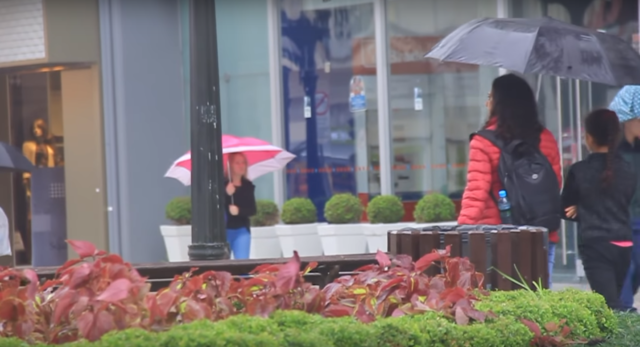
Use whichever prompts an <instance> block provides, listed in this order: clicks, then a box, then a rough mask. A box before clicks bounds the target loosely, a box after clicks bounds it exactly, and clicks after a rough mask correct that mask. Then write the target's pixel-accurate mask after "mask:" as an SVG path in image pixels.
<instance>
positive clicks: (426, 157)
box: [386, 0, 498, 202]
mask: <svg viewBox="0 0 640 347" xmlns="http://www.w3.org/2000/svg"><path fill="white" fill-rule="evenodd" d="M496 4H497V3H496V1H494V0H482V1H474V2H469V1H464V0H456V1H451V0H442V1H438V0H432V1H420V0H398V1H389V2H388V3H387V23H386V25H387V31H388V42H387V50H388V54H389V65H390V68H389V70H390V76H389V88H388V89H389V90H388V92H389V100H390V111H389V117H390V120H391V140H392V141H391V143H392V148H393V149H392V158H391V164H392V165H391V170H392V173H391V180H392V187H393V188H394V191H395V194H396V195H399V196H400V197H402V199H403V201H407V202H410V201H417V200H419V199H420V198H421V197H422V196H423V195H424V194H425V193H430V192H439V193H443V194H446V195H449V196H450V197H451V198H453V199H460V198H461V197H462V192H463V190H464V187H465V184H466V166H467V154H468V147H469V146H468V143H469V134H471V133H472V132H474V131H476V130H477V129H478V128H479V127H480V126H481V125H482V124H484V122H485V121H486V110H485V106H484V104H485V100H486V97H487V93H488V92H489V90H490V88H491V82H492V80H493V79H494V78H495V77H497V76H498V69H497V68H491V67H478V66H476V65H467V64H453V63H438V62H435V61H427V60H426V59H424V57H423V55H424V54H425V52H428V51H429V50H430V49H431V47H433V45H435V44H436V43H437V42H438V41H440V39H442V38H443V37H444V36H446V35H447V34H449V33H450V32H451V31H453V30H454V29H456V28H457V27H458V26H460V25H462V24H464V23H466V22H468V21H470V20H473V19H475V18H480V17H493V16H495V15H496V13H497V8H496Z"/></svg>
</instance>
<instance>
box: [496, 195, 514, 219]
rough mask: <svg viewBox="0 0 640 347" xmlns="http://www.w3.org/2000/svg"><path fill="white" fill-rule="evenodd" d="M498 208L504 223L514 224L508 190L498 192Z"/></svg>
mask: <svg viewBox="0 0 640 347" xmlns="http://www.w3.org/2000/svg"><path fill="white" fill-rule="evenodd" d="M498 210H499V211H500V219H501V220H502V224H513V220H512V219H511V202H509V198H508V197H507V191H506V190H504V189H503V190H501V191H499V192H498Z"/></svg>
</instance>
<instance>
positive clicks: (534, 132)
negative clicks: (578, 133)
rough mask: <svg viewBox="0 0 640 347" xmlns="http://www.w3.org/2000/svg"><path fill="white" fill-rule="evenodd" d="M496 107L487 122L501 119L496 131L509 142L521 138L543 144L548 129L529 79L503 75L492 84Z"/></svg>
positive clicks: (493, 100)
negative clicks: (544, 132) (539, 116)
mask: <svg viewBox="0 0 640 347" xmlns="http://www.w3.org/2000/svg"><path fill="white" fill-rule="evenodd" d="M491 99H492V107H491V110H490V111H489V120H488V121H487V124H486V125H485V126H487V125H489V124H490V123H492V122H493V121H494V120H497V125H496V133H497V135H498V137H500V138H501V139H502V140H503V141H505V142H510V141H512V140H521V141H525V142H527V143H530V144H532V145H535V146H538V145H539V144H540V134H541V133H542V131H543V130H544V127H543V126H542V124H540V120H539V119H538V105H537V102H536V98H535V96H534V95H533V90H531V87H530V86H529V83H527V81H525V80H524V79H523V78H521V77H518V76H516V75H514V74H506V75H502V76H500V77H498V78H496V79H494V80H493V84H492V85H491Z"/></svg>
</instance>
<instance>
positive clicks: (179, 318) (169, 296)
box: [0, 241, 491, 344]
mask: <svg viewBox="0 0 640 347" xmlns="http://www.w3.org/2000/svg"><path fill="white" fill-rule="evenodd" d="M69 244H70V245H71V247H72V248H73V249H74V250H75V251H76V252H77V253H78V255H79V256H80V257H79V258H78V259H73V260H69V261H68V262H67V263H65V264H64V265H63V266H62V267H60V269H59V270H58V271H57V277H56V279H55V280H52V281H48V282H47V283H45V284H43V285H39V284H38V278H37V275H36V273H35V272H34V271H33V270H17V269H9V268H3V269H1V271H0V324H1V325H2V329H1V331H0V336H3V337H18V338H20V339H23V340H25V341H27V342H30V343H34V342H45V343H55V344H58V343H64V342H70V341H75V340H78V339H80V338H85V339H87V340H90V341H95V340H97V339H99V338H100V337H101V336H102V335H104V334H105V333H107V332H109V331H112V330H122V329H127V328H132V327H138V328H142V329H146V330H150V331H162V330H167V329H168V328H170V327H172V326H174V325H176V324H182V323H189V322H192V321H195V320H200V319H209V320H212V321H216V320H221V319H225V318H227V317H229V316H232V315H237V314H248V315H253V316H260V317H268V316H269V315H270V314H271V313H272V312H273V311H275V310H301V311H306V312H309V313H317V314H320V315H322V316H324V317H342V316H354V317H356V318H357V319H359V320H360V321H362V322H365V323H368V322H372V321H375V320H376V319H378V318H383V317H391V316H401V315H407V314H417V313H422V312H425V311H437V312H441V313H442V314H443V315H445V316H447V317H450V318H451V319H452V320H455V321H456V322H457V323H458V324H468V323H469V321H470V320H476V321H484V320H485V318H486V317H487V315H491V313H485V312H481V311H478V310H476V309H475V308H474V306H473V303H474V302H475V301H476V300H478V298H477V297H476V296H475V295H474V294H473V293H475V292H476V291H477V290H478V289H480V290H482V284H483V279H484V277H483V275H482V274H480V273H478V272H476V271H475V269H474V266H473V265H472V264H471V263H470V262H469V260H468V259H466V258H451V257H450V256H449V249H448V248H447V249H446V250H444V251H436V250H434V251H433V253H431V254H427V255H425V256H424V257H422V258H421V259H419V260H418V261H416V262H415V263H414V262H413V261H412V259H411V258H410V257H409V256H403V255H400V256H397V257H395V258H394V259H393V260H390V259H389V257H387V255H386V254H385V253H383V252H378V254H377V257H376V259H377V262H378V264H375V265H368V266H365V267H363V268H360V269H358V270H357V271H356V274H355V275H353V276H343V277H340V278H338V279H336V280H335V281H334V283H331V284H329V285H327V286H326V287H325V288H324V289H320V288H318V287H317V286H313V285H311V284H310V283H307V282H305V281H304V275H305V274H306V273H308V272H309V271H310V270H312V269H313V268H314V267H315V266H317V264H309V265H308V266H307V267H306V268H305V269H303V270H302V271H300V267H301V264H300V258H299V257H298V254H297V253H296V254H295V255H294V257H293V258H291V259H290V260H289V261H288V262H287V263H285V264H266V265H262V266H259V267H257V268H256V269H254V270H253V271H252V272H251V275H252V277H250V278H248V279H239V278H233V277H232V275H231V274H230V273H228V272H222V271H220V272H214V271H208V272H205V273H202V274H197V275H196V274H195V271H196V270H197V269H192V270H191V271H190V272H188V273H185V274H182V275H179V276H176V277H175V278H174V279H173V281H172V282H171V284H170V285H169V286H168V287H167V288H164V289H162V290H160V291H158V292H155V293H151V292H149V288H150V284H148V283H147V282H146V278H144V277H141V276H140V274H139V273H138V272H137V271H136V270H135V269H134V268H133V267H132V266H131V264H130V263H128V262H125V261H123V260H122V258H121V257H120V256H118V255H117V254H107V253H106V252H104V251H100V250H97V249H96V248H95V246H94V245H92V244H90V243H88V242H85V241H69ZM434 263H439V264H441V265H440V266H442V267H443V268H444V269H445V270H446V271H443V274H441V275H437V276H435V277H429V276H427V275H426V274H425V273H424V271H425V270H426V269H427V268H429V267H430V266H433V264H434Z"/></svg>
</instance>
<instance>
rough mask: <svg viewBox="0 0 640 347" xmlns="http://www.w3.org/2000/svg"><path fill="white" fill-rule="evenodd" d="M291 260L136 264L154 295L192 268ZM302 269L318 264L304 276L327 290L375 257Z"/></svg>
mask: <svg viewBox="0 0 640 347" xmlns="http://www.w3.org/2000/svg"><path fill="white" fill-rule="evenodd" d="M288 260H289V259H288V258H275V259H246V260H215V261H187V262H174V263H169V262H162V263H144V264H134V265H133V267H134V268H136V270H138V272H139V273H140V275H141V276H144V277H147V281H148V282H150V283H151V289H152V291H156V290H158V289H160V288H163V287H166V286H168V285H169V283H170V282H171V280H173V278H174V276H175V275H181V274H183V273H185V272H188V271H189V270H190V269H191V268H194V267H195V268H198V271H196V273H202V272H205V271H226V272H229V273H231V274H232V275H234V276H244V275H247V274H248V273H249V272H251V270H253V269H255V268H256V267H257V266H259V265H262V264H280V263H285V262H287V261H288ZM300 260H301V262H302V267H304V266H306V265H307V264H309V263H310V262H314V261H315V262H317V263H318V267H316V268H315V269H314V270H313V271H311V272H310V273H309V274H307V275H306V276H305V279H306V280H307V281H308V282H311V283H313V284H317V285H319V286H321V287H324V286H325V285H326V284H327V283H331V282H332V281H333V280H334V279H335V278H337V277H338V276H341V275H346V274H350V273H353V271H354V270H356V269H357V268H359V267H362V266H364V265H369V264H374V263H375V262H376V260H375V254H353V255H332V256H316V257H301V258H300ZM57 269H58V267H38V268H35V269H34V270H35V271H36V273H37V274H38V276H39V277H40V280H41V281H46V280H49V279H53V278H54V277H55V272H56V270H57Z"/></svg>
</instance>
